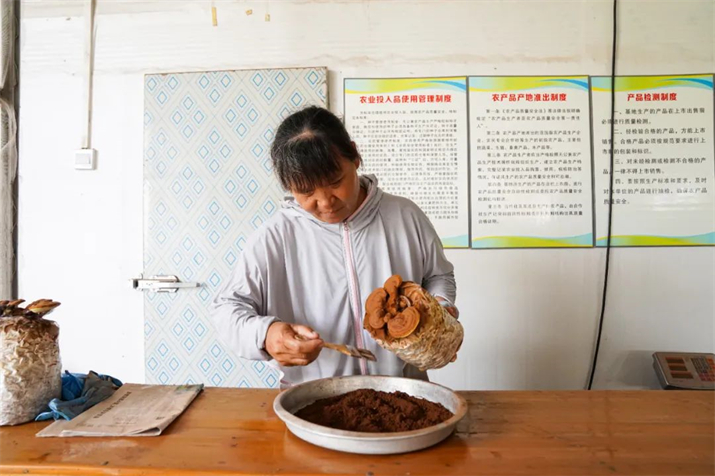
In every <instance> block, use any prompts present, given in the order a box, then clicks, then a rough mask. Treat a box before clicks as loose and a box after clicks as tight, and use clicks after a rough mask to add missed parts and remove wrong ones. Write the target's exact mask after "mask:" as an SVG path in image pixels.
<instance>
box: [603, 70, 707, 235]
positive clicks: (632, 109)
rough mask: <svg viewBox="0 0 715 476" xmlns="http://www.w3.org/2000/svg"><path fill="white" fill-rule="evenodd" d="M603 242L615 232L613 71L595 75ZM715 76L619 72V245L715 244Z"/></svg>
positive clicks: (616, 182) (616, 147)
mask: <svg viewBox="0 0 715 476" xmlns="http://www.w3.org/2000/svg"><path fill="white" fill-rule="evenodd" d="M591 85H592V89H593V93H592V96H593V129H594V131H593V134H594V175H595V196H596V230H597V245H598V246H605V245H606V242H607V236H608V192H609V173H610V134H611V126H610V121H611V78H610V77H594V78H591ZM714 138H715V131H714V130H713V76H712V75H691V76H631V77H618V78H616V110H615V139H614V142H615V144H614V151H613V152H614V175H613V180H614V184H613V207H612V212H613V216H612V232H611V245H612V246H697V245H713V244H715V158H714V154H715V145H714V142H715V139H714Z"/></svg>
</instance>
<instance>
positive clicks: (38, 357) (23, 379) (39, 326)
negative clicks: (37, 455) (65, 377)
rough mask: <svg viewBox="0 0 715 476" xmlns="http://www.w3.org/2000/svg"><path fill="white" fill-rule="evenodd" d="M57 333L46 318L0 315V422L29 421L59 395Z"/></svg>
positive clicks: (59, 373)
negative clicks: (0, 316)
mask: <svg viewBox="0 0 715 476" xmlns="http://www.w3.org/2000/svg"><path fill="white" fill-rule="evenodd" d="M59 333H60V329H59V327H58V326H57V324H56V323H55V322H54V321H50V320H47V319H41V318H37V317H25V316H17V317H2V318H0V425H19V424H21V423H25V422H28V421H32V420H34V419H35V417H36V416H37V414H38V413H40V412H41V411H42V410H43V409H44V408H46V407H47V404H48V403H49V402H50V400H52V399H53V398H59V397H60V396H61V393H62V377H61V363H60V348H59V344H58V341H57V338H58V337H59Z"/></svg>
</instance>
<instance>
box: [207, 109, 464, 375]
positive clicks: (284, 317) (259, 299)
mask: <svg viewBox="0 0 715 476" xmlns="http://www.w3.org/2000/svg"><path fill="white" fill-rule="evenodd" d="M271 159H272V161H273V167H274V170H275V173H276V175H277V177H278V179H279V180H280V183H281V185H283V187H284V188H285V189H286V190H288V191H290V192H291V194H292V196H293V198H291V199H289V200H287V201H286V202H285V203H284V204H283V207H282V209H281V210H280V211H279V212H277V213H276V214H275V215H274V216H273V217H272V218H271V219H270V220H269V221H268V222H267V223H266V224H265V225H264V226H263V227H262V228H261V229H259V230H257V231H256V232H255V233H253V235H252V236H251V237H250V239H249V240H248V242H247V243H246V246H245V247H244V250H243V253H242V254H241V256H240V258H239V259H238V261H237V264H236V268H235V271H234V273H233V275H232V276H231V279H230V280H228V282H227V283H226V285H225V286H224V288H223V289H222V290H221V291H220V293H219V294H218V296H216V298H215V300H214V303H213V319H214V322H215V324H216V327H217V330H218V331H219V334H220V335H221V336H222V338H223V339H225V340H226V342H227V343H228V345H229V346H230V347H231V348H232V349H233V350H234V351H235V352H236V353H237V354H238V355H239V356H240V357H243V358H246V359H253V360H273V361H275V363H277V364H279V365H280V367H281V368H280V370H281V372H283V374H284V376H283V378H282V379H281V387H286V386H289V385H291V384H296V383H300V382H304V381H307V380H313V379H316V378H323V377H333V376H339V375H354V374H363V375H365V374H373V375H393V376H406V377H413V378H421V379H426V378H427V374H426V373H425V372H420V371H419V370H417V369H416V368H414V367H412V366H410V365H407V364H405V363H404V362H403V361H401V360H400V359H399V358H398V357H397V356H395V355H394V354H392V353H391V352H388V351H386V350H384V349H382V348H381V347H379V346H378V345H377V343H376V342H375V341H374V340H373V339H372V338H371V337H370V335H369V334H368V333H367V331H364V330H363V328H362V316H363V315H364V309H363V306H364V303H365V300H366V299H367V297H368V296H369V294H370V293H371V292H372V291H373V290H374V289H375V288H378V287H381V286H382V285H383V283H384V281H385V280H386V279H387V278H388V277H390V276H391V275H393V274H400V275H401V276H402V277H403V278H404V279H405V280H409V281H414V282H416V283H420V284H421V285H422V286H423V287H424V288H426V289H427V290H428V291H429V292H430V293H432V295H433V296H435V297H436V298H437V299H439V300H440V301H441V302H442V303H443V305H444V306H445V307H447V309H448V310H450V312H452V313H453V314H455V315H456V308H454V306H453V304H452V303H453V302H454V299H455V294H456V286H455V281H454V272H453V269H454V268H453V266H452V264H451V263H450V262H449V261H447V258H446V257H445V255H444V251H443V249H442V244H441V241H440V239H439V237H438V236H437V234H436V233H435V230H434V228H433V227H432V225H431V224H430V222H429V220H428V218H427V217H426V216H425V214H424V213H423V212H422V211H421V210H420V209H419V208H418V207H417V206H416V205H415V204H414V203H412V202H411V201H410V200H407V199H406V198H402V197H397V196H393V195H389V194H387V193H384V192H383V191H382V190H380V188H378V186H377V179H376V178H375V177H374V176H361V177H360V176H358V173H357V171H358V168H359V167H360V165H361V162H362V159H361V158H360V154H359V153H358V151H357V148H356V146H355V143H354V142H352V141H351V140H350V136H349V135H348V132H347V131H346V130H345V127H344V126H343V124H342V123H341V122H340V120H339V119H338V118H337V117H336V116H335V115H333V114H332V113H331V112H330V111H328V110H326V109H323V108H318V107H309V108H307V109H304V110H302V111H299V112H296V113H294V114H292V115H291V116H289V117H288V118H286V119H285V120H284V121H283V123H282V124H281V125H280V127H279V128H278V131H277V133H276V137H275V140H274V142H273V145H272V147H271ZM324 340H325V341H326V342H336V343H345V344H352V345H355V346H357V347H362V348H366V349H368V350H370V351H372V352H373V353H374V354H375V356H376V357H377V362H369V361H367V360H365V359H359V360H358V359H354V358H351V357H348V356H345V355H343V354H340V353H337V352H334V351H325V352H321V349H322V346H323V341H324ZM455 357H456V356H455Z"/></svg>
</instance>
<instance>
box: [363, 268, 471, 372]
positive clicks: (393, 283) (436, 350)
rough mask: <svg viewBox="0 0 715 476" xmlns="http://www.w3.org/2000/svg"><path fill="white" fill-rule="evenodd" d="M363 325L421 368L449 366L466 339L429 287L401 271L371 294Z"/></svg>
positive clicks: (407, 360) (406, 360) (408, 361)
mask: <svg viewBox="0 0 715 476" xmlns="http://www.w3.org/2000/svg"><path fill="white" fill-rule="evenodd" d="M363 327H364V328H365V329H366V330H367V331H368V332H370V334H371V335H372V336H373V338H374V339H375V341H376V342H377V343H378V344H379V345H380V346H381V347H382V348H384V349H387V350H389V351H391V352H394V353H395V354H396V355H397V356H398V357H400V358H401V359H402V360H404V361H405V362H407V363H409V364H412V365H414V366H416V367H417V368H419V369H420V370H428V369H438V368H440V367H444V366H445V365H447V364H448V363H449V362H450V361H451V360H452V358H453V357H454V356H455V354H456V353H457V350H459V347H460V346H461V345H462V340H463V339H464V329H463V328H462V325H461V324H460V323H459V321H457V319H455V318H454V317H453V316H452V315H451V314H450V313H449V312H447V310H446V309H445V308H444V307H442V306H441V305H440V304H439V302H438V301H437V300H436V299H435V298H434V297H433V296H432V295H431V294H430V293H429V292H428V291H427V290H426V289H424V288H422V287H421V286H420V285H419V284H417V283H414V282H412V281H403V280H402V277H401V276H400V275H397V274H396V275H393V276H391V277H390V278H388V279H387V281H385V284H384V286H383V287H382V288H377V289H375V290H374V291H373V292H372V293H371V294H370V296H369V297H368V299H367V302H366V304H365V318H364V320H363Z"/></svg>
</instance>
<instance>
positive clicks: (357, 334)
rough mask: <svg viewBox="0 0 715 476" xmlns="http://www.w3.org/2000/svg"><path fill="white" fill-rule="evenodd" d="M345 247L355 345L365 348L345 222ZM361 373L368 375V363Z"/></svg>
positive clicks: (357, 292)
mask: <svg viewBox="0 0 715 476" xmlns="http://www.w3.org/2000/svg"><path fill="white" fill-rule="evenodd" d="M343 247H344V248H345V268H346V269H347V272H348V287H349V292H350V302H351V303H352V308H353V316H354V319H353V326H354V328H355V345H356V346H357V347H359V348H364V345H363V339H362V326H361V325H360V314H361V313H360V293H359V290H358V279H357V271H356V270H355V261H354V259H353V247H352V243H351V242H350V227H349V226H348V223H347V222H343ZM360 372H361V373H362V375H367V362H365V359H360Z"/></svg>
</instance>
